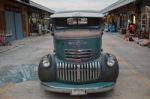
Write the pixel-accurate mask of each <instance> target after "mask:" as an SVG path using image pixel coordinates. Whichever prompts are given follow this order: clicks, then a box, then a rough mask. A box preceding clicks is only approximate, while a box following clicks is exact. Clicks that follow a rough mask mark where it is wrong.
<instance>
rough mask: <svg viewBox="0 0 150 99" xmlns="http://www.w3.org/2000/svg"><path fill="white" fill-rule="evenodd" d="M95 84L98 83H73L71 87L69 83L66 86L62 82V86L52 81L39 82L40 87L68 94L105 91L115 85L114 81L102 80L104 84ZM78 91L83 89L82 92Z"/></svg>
mask: <svg viewBox="0 0 150 99" xmlns="http://www.w3.org/2000/svg"><path fill="white" fill-rule="evenodd" d="M106 83H107V82H106ZM59 84H61V83H59ZM96 84H97V85H98V83H93V84H85V85H73V86H72V87H71V85H69V86H66V85H68V84H65V86H64V84H62V86H61V85H60V86H58V85H57V84H54V83H53V84H50V83H43V82H42V83H41V85H42V87H43V88H44V89H45V90H47V91H50V92H56V93H69V94H70V95H87V94H88V93H99V92H106V91H109V90H112V89H113V88H114V86H115V83H109V84H108V83H107V84H106V85H105V82H103V84H104V85H103V86H97V85H96ZM91 85H93V86H91ZM94 85H95V86H94ZM82 86H83V87H82ZM89 86H91V87H89ZM73 90H76V91H79V93H73ZM80 91H84V93H82V92H80Z"/></svg>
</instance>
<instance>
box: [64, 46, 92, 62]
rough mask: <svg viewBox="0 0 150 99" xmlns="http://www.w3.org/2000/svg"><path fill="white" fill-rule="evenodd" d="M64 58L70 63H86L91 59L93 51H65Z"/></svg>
mask: <svg viewBox="0 0 150 99" xmlns="http://www.w3.org/2000/svg"><path fill="white" fill-rule="evenodd" d="M64 57H65V59H66V60H71V61H86V60H89V59H91V58H92V57H93V51H92V50H91V49H81V50H72V49H65V50H64Z"/></svg>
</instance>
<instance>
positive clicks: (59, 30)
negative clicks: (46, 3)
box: [38, 11, 119, 95]
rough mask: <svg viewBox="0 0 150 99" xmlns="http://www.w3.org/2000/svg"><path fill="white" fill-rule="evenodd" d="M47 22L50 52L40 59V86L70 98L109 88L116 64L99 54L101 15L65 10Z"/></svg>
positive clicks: (116, 69)
mask: <svg viewBox="0 0 150 99" xmlns="http://www.w3.org/2000/svg"><path fill="white" fill-rule="evenodd" d="M51 19H52V23H53V24H52V31H53V32H52V35H53V38H54V53H53V54H49V55H46V56H44V57H43V58H42V59H41V62H40V64H39V68H38V75H39V79H40V81H41V85H42V86H43V87H44V88H45V89H46V90H47V91H51V92H58V93H69V94H71V95H86V94H88V93H97V92H104V91H108V90H111V89H113V87H114V85H115V83H116V81H117V77H118V74H119V65H118V61H117V59H116V57H115V56H113V55H112V54H109V53H103V52H102V47H101V46H102V35H103V32H102V29H101V28H102V26H103V25H102V15H101V14H100V13H98V12H96V11H67V12H59V13H55V14H54V15H52V16H51ZM107 42H109V41H107Z"/></svg>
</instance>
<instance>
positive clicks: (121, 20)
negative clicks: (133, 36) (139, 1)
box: [101, 0, 137, 33]
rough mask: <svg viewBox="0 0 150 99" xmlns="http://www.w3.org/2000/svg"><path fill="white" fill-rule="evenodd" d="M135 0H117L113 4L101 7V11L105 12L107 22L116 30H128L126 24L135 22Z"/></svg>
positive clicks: (122, 31)
mask: <svg viewBox="0 0 150 99" xmlns="http://www.w3.org/2000/svg"><path fill="white" fill-rule="evenodd" d="M134 1H135V0H119V1H117V2H115V3H114V4H112V5H110V6H108V7H107V8H105V9H103V10H102V11H101V13H103V14H105V13H107V14H108V15H109V16H110V17H109V19H110V20H109V21H107V22H109V23H111V24H113V25H114V27H115V29H116V31H121V33H126V32H128V30H127V29H128V25H129V24H130V23H132V24H136V22H137V20H136V14H135V5H134Z"/></svg>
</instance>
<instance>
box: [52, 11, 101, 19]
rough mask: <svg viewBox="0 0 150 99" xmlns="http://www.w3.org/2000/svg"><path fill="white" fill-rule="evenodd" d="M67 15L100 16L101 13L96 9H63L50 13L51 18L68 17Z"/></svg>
mask: <svg viewBox="0 0 150 99" xmlns="http://www.w3.org/2000/svg"><path fill="white" fill-rule="evenodd" d="M68 17H91V18H102V17H103V15H102V14H101V13H100V12H98V11H63V12H57V13H55V14H53V15H51V18H68Z"/></svg>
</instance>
